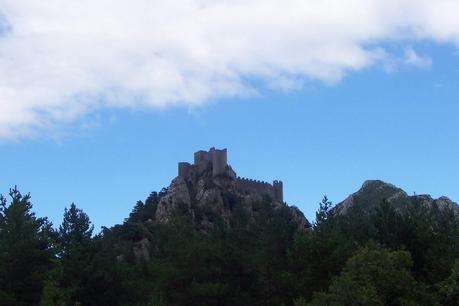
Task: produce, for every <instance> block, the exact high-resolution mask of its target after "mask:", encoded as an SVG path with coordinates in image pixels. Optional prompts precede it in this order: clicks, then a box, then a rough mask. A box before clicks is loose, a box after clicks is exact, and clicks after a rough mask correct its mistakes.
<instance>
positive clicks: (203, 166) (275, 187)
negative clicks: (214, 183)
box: [178, 148, 284, 203]
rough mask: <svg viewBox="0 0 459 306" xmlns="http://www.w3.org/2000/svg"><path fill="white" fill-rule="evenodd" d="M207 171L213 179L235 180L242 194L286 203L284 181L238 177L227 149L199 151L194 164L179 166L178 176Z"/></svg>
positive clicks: (195, 155) (181, 164)
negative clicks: (251, 194)
mask: <svg viewBox="0 0 459 306" xmlns="http://www.w3.org/2000/svg"><path fill="white" fill-rule="evenodd" d="M206 171H211V173H212V177H218V176H227V177H228V178H230V179H232V180H235V182H236V187H237V189H238V190H239V191H240V192H241V193H256V194H261V195H268V196H271V197H272V198H274V199H276V200H277V201H279V202H281V203H283V202H284V196H283V184H282V181H278V180H275V181H273V183H272V184H270V183H267V182H263V181H257V180H252V179H246V178H241V177H238V176H237V175H236V172H234V171H233V169H232V168H231V166H229V165H228V161H227V149H222V150H218V149H215V148H211V149H210V150H209V151H202V150H201V151H197V152H195V153H194V163H193V164H190V163H187V162H180V163H179V164H178V176H179V177H182V178H188V177H189V176H190V175H191V174H197V175H200V174H202V173H204V172H206Z"/></svg>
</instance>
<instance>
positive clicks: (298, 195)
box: [0, 45, 459, 227]
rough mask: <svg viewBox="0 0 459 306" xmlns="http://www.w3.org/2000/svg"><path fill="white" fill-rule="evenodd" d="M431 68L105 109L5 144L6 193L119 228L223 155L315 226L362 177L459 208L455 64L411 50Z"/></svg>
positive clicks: (443, 54)
mask: <svg viewBox="0 0 459 306" xmlns="http://www.w3.org/2000/svg"><path fill="white" fill-rule="evenodd" d="M418 48H419V49H420V51H422V52H424V53H428V54H429V55H430V56H431V57H432V60H433V65H432V66H431V68H429V69H417V68H412V67H406V68H402V69H400V70H397V71H393V72H389V73H388V72H385V71H381V70H379V69H368V70H365V71H361V72H358V73H354V74H352V75H349V76H348V77H346V79H345V80H343V81H342V82H340V83H339V84H335V85H332V86H325V85H320V84H310V85H308V86H306V87H305V88H303V89H301V90H298V91H295V92H290V93H282V92H276V91H270V90H264V91H263V92H262V93H261V94H260V96H258V97H251V98H245V99H244V98H233V99H222V100H218V101H214V103H211V104H208V105H206V106H205V107H202V108H199V109H195V110H193V111H190V110H189V109H187V108H184V107H175V108H171V109H167V110H163V111H126V110H111V111H105V112H98V113H97V114H95V115H92V116H89V117H87V118H86V119H85V120H86V121H87V123H88V124H87V126H84V127H81V126H78V127H73V128H69V130H68V134H69V135H67V136H66V137H63V138H60V139H55V138H51V139H49V138H41V139H28V140H20V141H13V142H11V141H7V142H5V141H4V142H2V143H1V144H0V148H1V152H2V153H1V155H0V164H1V165H2V169H3V171H2V175H1V181H0V182H1V186H2V192H3V193H6V192H7V190H8V187H10V186H13V185H15V184H17V185H18V187H19V188H20V190H22V191H23V192H26V191H27V192H29V191H30V192H31V194H32V197H33V198H32V199H33V203H34V205H35V210H36V211H37V213H38V214H39V215H47V216H49V217H50V219H51V220H52V221H53V222H54V223H56V224H57V223H59V222H60V219H61V215H62V213H63V209H64V207H66V206H68V205H69V204H70V203H71V202H75V203H76V204H77V205H78V206H79V207H81V208H83V209H84V210H85V211H86V212H88V214H89V215H90V217H91V218H92V220H93V222H94V223H95V224H96V226H97V227H99V226H101V225H106V226H110V225H113V224H115V223H119V222H122V220H123V218H125V217H126V216H127V215H128V213H129V212H130V210H131V209H132V207H133V205H134V204H135V201H136V200H143V199H144V198H145V197H146V196H147V195H148V193H149V192H150V191H154V190H157V191H158V190H160V189H161V188H162V187H165V186H167V185H168V184H169V183H170V181H171V179H172V178H174V177H175V175H176V171H177V162H178V161H191V160H192V154H193V152H194V151H196V150H199V149H208V148H209V147H211V146H216V147H218V148H222V147H226V148H228V150H229V152H228V159H229V163H230V164H231V165H233V168H234V169H235V170H236V172H237V173H238V174H239V175H241V176H245V177H251V178H255V179H260V180H267V181H271V180H274V179H281V180H283V181H284V189H285V190H284V193H285V199H286V201H287V202H288V203H289V204H292V205H297V206H298V207H299V208H300V209H301V210H302V211H303V212H304V213H305V215H306V216H307V217H308V218H309V219H312V218H313V216H314V212H315V210H316V209H317V203H318V202H319V201H320V199H321V197H322V195H323V194H327V195H328V196H329V198H330V199H331V200H332V201H334V202H338V201H341V200H343V199H344V198H345V197H346V196H347V195H348V194H350V193H351V192H354V191H356V190H357V189H358V188H359V187H360V185H361V184H362V183H363V181H364V180H366V179H382V180H385V181H388V182H391V183H394V184H396V185H397V186H399V187H402V188H403V189H405V190H406V191H407V192H408V193H413V192H416V193H418V194H420V193H430V194H432V195H433V196H434V197H439V196H441V195H447V196H449V197H451V198H452V199H453V200H456V201H457V200H458V199H459V191H458V188H457V187H458V185H459V174H458V173H459V163H458V156H459V136H458V133H457V132H458V121H457V116H458V114H459V105H458V97H459V84H458V82H459V70H458V67H459V58H458V57H457V55H455V54H454V49H453V48H451V47H448V46H438V45H430V46H427V47H424V46H418Z"/></svg>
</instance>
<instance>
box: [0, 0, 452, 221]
mask: <svg viewBox="0 0 459 306" xmlns="http://www.w3.org/2000/svg"><path fill="white" fill-rule="evenodd" d="M458 11H459V1H449V0H448V1H447V0H437V1H427V0H417V1H412V0H398V1H390V0H389V1H388V0H386V1H377V0H347V1H343V0H341V1H331V0H329V1H320V2H318V1H312V0H302V1H294V0H284V1H274V0H264V1H258V0H252V1H247V0H246V1H239V0H231V1H230V0H227V1H223V0H215V1H210V0H209V1H207V0H200V1H198V0H181V1H172V0H169V1H159V0H158V1H144V0H132V1H129V3H127V2H125V1H120V0H100V1H89V0H81V1H78V2H75V1H65V0H44V1H40V2H37V1H32V0H30V1H29V0H22V1H17V0H0V166H1V172H0V193H3V194H7V193H8V190H9V188H10V187H12V186H15V185H17V186H18V188H19V190H20V191H22V192H23V193H26V192H30V193H31V196H32V203H33V205H34V210H35V211H36V213H37V215H39V216H48V217H49V218H50V220H51V221H52V222H53V223H54V224H55V225H58V224H59V223H60V222H61V219H62V214H63V211H64V208H65V207H68V206H69V205H70V203H72V202H74V203H76V205H77V206H78V207H80V208H82V209H83V210H84V211H85V212H87V213H88V214H89V216H90V218H91V220H92V221H93V223H94V225H95V227H96V229H98V228H100V226H112V225H114V224H116V223H121V222H122V221H123V219H124V218H125V217H127V216H128V214H129V212H130V211H131V209H132V207H133V206H134V204H135V202H136V201H137V200H144V199H145V198H146V197H147V196H148V194H149V193H150V192H151V191H159V190H160V189H161V188H163V187H167V186H168V185H169V183H170V181H171V180H172V179H173V178H174V177H175V176H176V174H177V163H178V162H179V161H189V162H190V161H192V159H193V152H195V151H197V150H200V149H209V148H210V147H216V148H228V162H229V163H230V164H231V165H232V167H233V169H234V170H235V171H236V172H237V174H238V175H240V176H243V177H249V178H254V179H258V180H264V181H272V180H274V179H280V180H282V181H283V182H284V199H285V200H286V201H287V202H288V203H289V204H290V205H296V206H298V207H299V208H300V209H301V210H302V211H303V212H304V214H305V215H306V217H307V218H308V219H309V220H313V218H314V213H315V211H316V209H317V207H318V203H319V201H320V200H321V198H322V196H323V195H324V194H326V195H327V196H328V197H329V199H330V200H331V201H333V202H334V203H338V202H340V201H341V200H343V199H344V198H345V197H347V196H348V195H349V194H351V193H353V192H355V191H356V190H358V189H359V188H360V186H361V185H362V183H363V182H364V181H365V180H367V179H382V180H384V181H386V182H390V183H393V184H395V185H396V186H398V187H401V188H403V189H404V190H405V191H406V192H408V193H409V194H413V193H414V192H415V193H416V194H423V193H428V194H431V195H432V196H433V197H440V196H442V195H446V196H448V197H450V198H451V199H452V200H455V201H459V188H458V186H459V134H458V130H459V129H458V119H457V118H458V115H459V101H458V100H459V19H458V18H457V16H456V13H455V12H458Z"/></svg>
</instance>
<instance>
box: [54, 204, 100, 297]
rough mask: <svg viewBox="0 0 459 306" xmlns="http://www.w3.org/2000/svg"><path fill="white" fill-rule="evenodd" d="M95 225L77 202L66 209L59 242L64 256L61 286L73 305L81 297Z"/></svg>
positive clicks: (62, 256)
mask: <svg viewBox="0 0 459 306" xmlns="http://www.w3.org/2000/svg"><path fill="white" fill-rule="evenodd" d="M93 229H94V228H93V226H92V225H91V221H90V220H89V217H88V215H87V214H86V213H84V212H83V211H82V210H81V209H79V208H77V207H76V206H75V204H73V203H72V204H71V205H70V209H67V208H66V209H65V212H64V219H63V222H62V224H61V226H60V227H59V242H60V247H61V252H60V256H61V258H62V269H63V274H62V280H61V286H62V287H64V288H65V290H66V292H67V296H68V299H69V302H70V304H71V305H73V304H74V303H76V302H78V301H79V299H80V298H81V296H80V295H81V294H80V292H81V286H83V282H84V277H85V269H86V268H87V266H88V263H89V261H90V254H91V250H90V248H91V237H92V232H93Z"/></svg>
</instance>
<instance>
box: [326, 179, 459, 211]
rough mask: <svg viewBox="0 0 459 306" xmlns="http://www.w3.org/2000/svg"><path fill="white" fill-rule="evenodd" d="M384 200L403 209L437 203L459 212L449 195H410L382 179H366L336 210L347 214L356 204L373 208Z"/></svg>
mask: <svg viewBox="0 0 459 306" xmlns="http://www.w3.org/2000/svg"><path fill="white" fill-rule="evenodd" d="M384 200H385V201H387V202H389V203H391V204H392V205H393V206H394V207H395V208H396V209H402V208H403V207H407V206H410V205H425V206H429V207H430V206H434V205H435V206H437V207H438V208H439V209H442V208H446V207H448V208H452V209H454V210H455V211H456V212H457V213H458V214H459V206H458V204H457V203H455V202H453V201H451V200H450V199H449V198H447V197H444V196H443V197H440V198H438V199H433V198H432V197H431V196H430V195H425V194H422V195H413V196H409V195H408V194H407V193H406V192H405V191H403V190H402V189H400V188H398V187H396V186H394V185H392V184H388V183H385V182H383V181H380V180H369V181H365V182H364V183H363V185H362V187H361V188H360V189H359V190H358V191H357V192H355V193H353V194H351V195H350V196H349V197H347V198H346V199H345V200H344V201H342V202H341V203H338V204H337V205H336V206H335V208H334V212H336V213H338V214H345V213H346V212H347V211H348V210H349V208H351V207H353V206H354V205H359V206H361V207H363V208H364V210H372V209H374V208H376V207H377V206H378V205H379V204H380V203H381V202H382V201H384Z"/></svg>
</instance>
